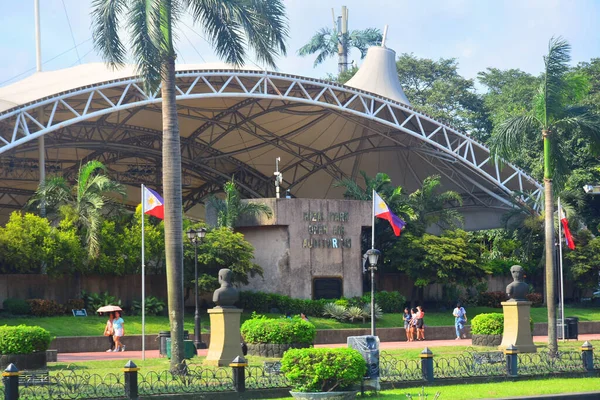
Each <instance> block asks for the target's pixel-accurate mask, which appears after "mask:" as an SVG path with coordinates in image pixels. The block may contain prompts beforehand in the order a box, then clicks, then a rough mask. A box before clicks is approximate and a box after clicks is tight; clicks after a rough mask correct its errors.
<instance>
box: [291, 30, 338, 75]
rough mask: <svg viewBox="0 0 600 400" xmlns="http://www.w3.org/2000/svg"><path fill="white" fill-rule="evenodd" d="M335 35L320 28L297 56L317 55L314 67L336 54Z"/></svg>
mask: <svg viewBox="0 0 600 400" xmlns="http://www.w3.org/2000/svg"><path fill="white" fill-rule="evenodd" d="M337 46H338V43H337V35H336V33H335V32H334V31H332V30H331V29H329V28H322V29H321V30H319V31H318V32H317V33H315V34H314V35H313V37H312V38H310V40H309V42H308V43H307V44H305V45H304V46H302V47H301V48H300V49H299V50H298V55H299V56H302V57H304V56H307V55H311V54H315V53H318V54H319V55H318V56H317V58H316V59H315V62H314V64H313V66H314V67H316V66H317V65H319V64H321V63H323V62H324V61H325V60H326V59H328V58H329V57H332V56H334V55H336V54H337Z"/></svg>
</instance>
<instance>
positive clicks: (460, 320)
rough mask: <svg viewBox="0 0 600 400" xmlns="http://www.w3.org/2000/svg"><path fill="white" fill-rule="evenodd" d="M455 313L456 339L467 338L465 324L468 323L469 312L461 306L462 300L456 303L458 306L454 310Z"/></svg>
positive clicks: (453, 313)
mask: <svg viewBox="0 0 600 400" xmlns="http://www.w3.org/2000/svg"><path fill="white" fill-rule="evenodd" d="M452 315H454V327H455V328H456V340H460V339H461V335H462V338H464V339H466V338H467V335H466V334H465V333H464V330H465V324H466V323H467V312H466V311H465V309H464V308H463V307H461V305H460V302H458V303H456V308H455V309H454V311H452Z"/></svg>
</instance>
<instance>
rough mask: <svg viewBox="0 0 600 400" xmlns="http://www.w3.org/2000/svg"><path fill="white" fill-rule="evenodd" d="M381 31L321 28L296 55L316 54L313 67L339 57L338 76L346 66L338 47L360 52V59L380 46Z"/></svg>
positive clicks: (372, 29)
mask: <svg viewBox="0 0 600 400" xmlns="http://www.w3.org/2000/svg"><path fill="white" fill-rule="evenodd" d="M381 40H382V35H381V31H380V30H379V29H376V28H367V29H364V30H353V31H351V32H348V33H345V34H344V33H342V32H338V31H337V28H336V29H330V28H322V29H320V30H319V31H318V32H317V33H315V34H314V35H313V37H312V38H310V40H309V42H308V43H307V44H305V45H304V46H302V47H301V48H300V49H299V50H298V55H300V56H302V57H304V56H308V55H311V54H315V53H317V54H318V55H317V58H316V59H315V63H314V66H315V67H316V66H317V65H319V64H321V63H322V62H323V61H325V60H326V59H328V58H330V57H333V56H335V55H339V56H340V61H339V63H340V70H339V72H340V74H342V73H344V72H346V68H347V66H346V65H345V64H344V61H343V58H342V57H343V56H342V55H341V53H340V52H339V47H340V46H341V47H342V48H344V49H347V50H349V49H351V48H356V49H358V50H359V51H360V58H361V59H363V58H365V56H366V55H367V50H368V49H369V47H371V46H376V45H378V44H381Z"/></svg>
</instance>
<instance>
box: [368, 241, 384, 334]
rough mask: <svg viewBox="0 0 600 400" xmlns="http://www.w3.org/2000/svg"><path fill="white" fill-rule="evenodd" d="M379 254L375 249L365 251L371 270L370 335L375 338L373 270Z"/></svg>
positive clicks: (375, 267)
mask: <svg viewBox="0 0 600 400" xmlns="http://www.w3.org/2000/svg"><path fill="white" fill-rule="evenodd" d="M380 255H381V252H380V251H379V250H377V249H369V250H367V258H368V259H369V269H370V270H371V335H372V336H375V270H376V269H377V260H378V259H379V256H380Z"/></svg>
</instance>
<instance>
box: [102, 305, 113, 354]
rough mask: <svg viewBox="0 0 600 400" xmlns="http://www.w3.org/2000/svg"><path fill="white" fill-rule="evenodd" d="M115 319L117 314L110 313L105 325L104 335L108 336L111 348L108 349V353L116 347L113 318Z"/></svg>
mask: <svg viewBox="0 0 600 400" xmlns="http://www.w3.org/2000/svg"><path fill="white" fill-rule="evenodd" d="M114 319H115V314H113V313H110V314H108V321H106V325H105V326H104V336H106V337H108V341H109V343H110V348H109V349H108V350H106V352H107V353H109V352H111V351H113V350H114V349H115V340H114V339H113V335H114V331H113V320H114Z"/></svg>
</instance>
